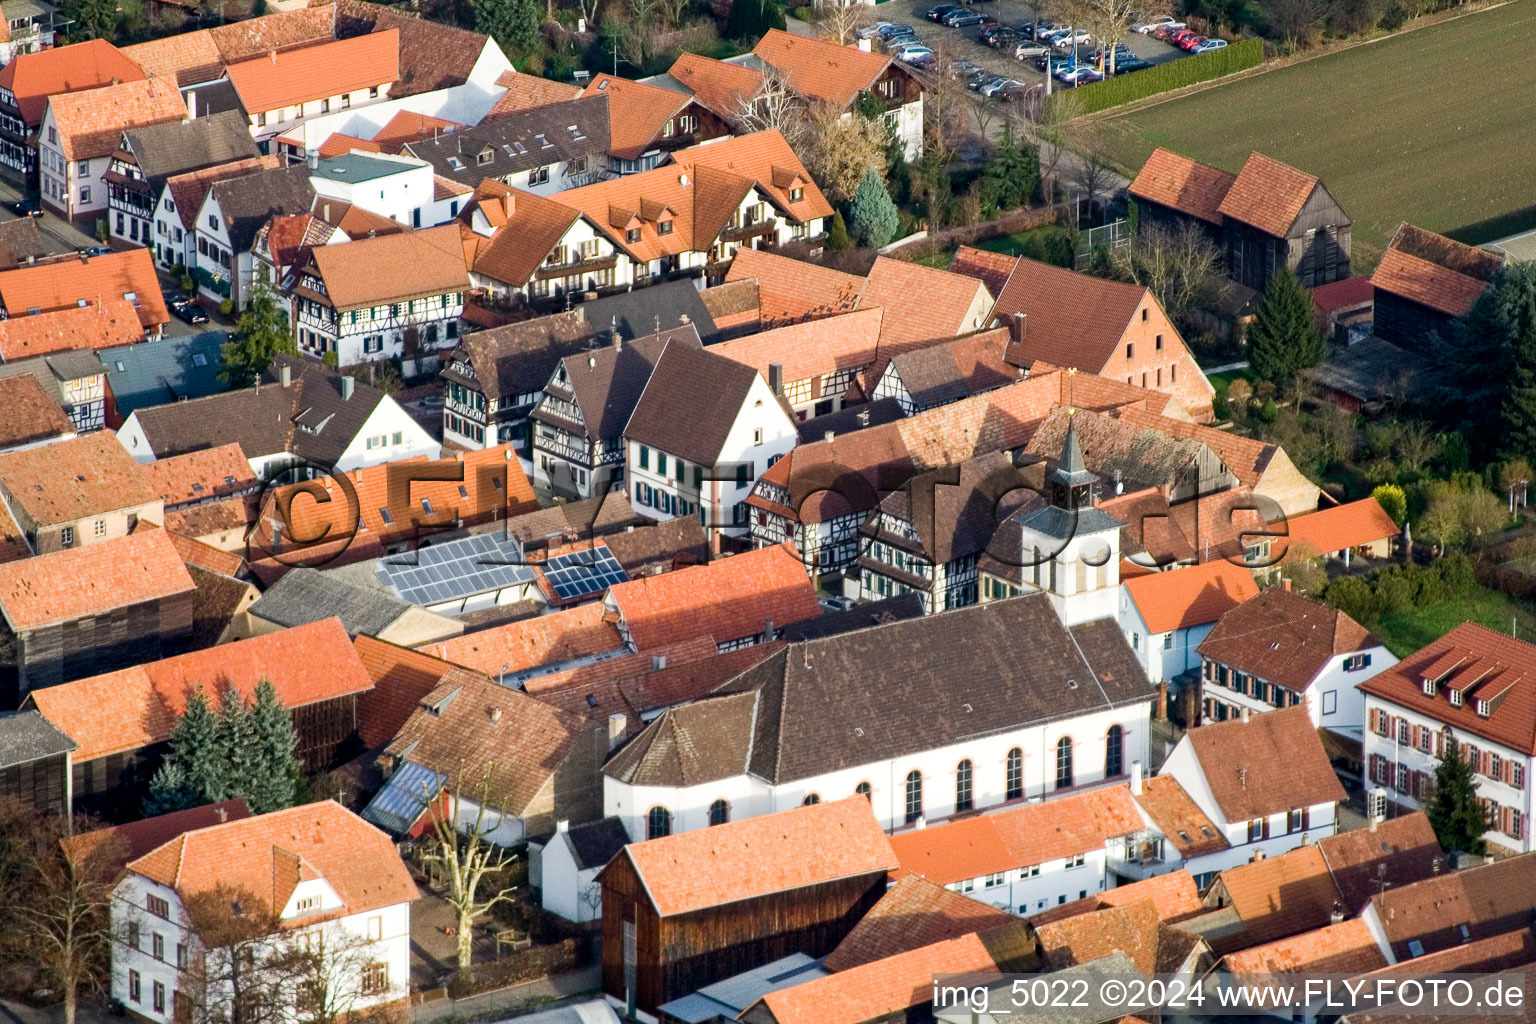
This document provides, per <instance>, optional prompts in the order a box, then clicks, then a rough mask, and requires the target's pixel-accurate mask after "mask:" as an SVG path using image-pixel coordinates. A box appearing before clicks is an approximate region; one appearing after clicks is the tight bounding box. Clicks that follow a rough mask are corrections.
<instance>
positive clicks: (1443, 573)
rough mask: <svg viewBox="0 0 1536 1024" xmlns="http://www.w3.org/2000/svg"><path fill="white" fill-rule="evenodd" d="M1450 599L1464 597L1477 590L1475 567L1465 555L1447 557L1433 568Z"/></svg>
mask: <svg viewBox="0 0 1536 1024" xmlns="http://www.w3.org/2000/svg"><path fill="white" fill-rule="evenodd" d="M1435 568H1436V571H1437V572H1438V573H1439V574H1440V579H1441V582H1443V583H1444V584H1445V590H1446V592H1447V594H1449V596H1451V597H1466V596H1467V595H1468V594H1470V593H1472V592H1473V591H1474V590H1476V589H1477V566H1475V565H1473V564H1472V559H1470V558H1468V557H1467V556H1466V555H1447V556H1446V557H1444V558H1442V559H1440V564H1439V565H1438V566H1436V567H1435Z"/></svg>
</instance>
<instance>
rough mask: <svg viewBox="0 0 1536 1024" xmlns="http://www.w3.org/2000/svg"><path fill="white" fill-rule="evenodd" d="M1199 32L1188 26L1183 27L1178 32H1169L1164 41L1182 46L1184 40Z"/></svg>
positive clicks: (1171, 44) (1170, 44)
mask: <svg viewBox="0 0 1536 1024" xmlns="http://www.w3.org/2000/svg"><path fill="white" fill-rule="evenodd" d="M1199 34H1200V33H1198V32H1193V31H1191V30H1189V29H1187V28H1181V29H1179V30H1178V31H1176V32H1170V33H1168V36H1167V38H1165V39H1164V40H1163V42H1165V43H1167V44H1168V45H1169V46H1182V45H1184V40H1186V39H1190V38H1193V37H1194V36H1198V35H1199Z"/></svg>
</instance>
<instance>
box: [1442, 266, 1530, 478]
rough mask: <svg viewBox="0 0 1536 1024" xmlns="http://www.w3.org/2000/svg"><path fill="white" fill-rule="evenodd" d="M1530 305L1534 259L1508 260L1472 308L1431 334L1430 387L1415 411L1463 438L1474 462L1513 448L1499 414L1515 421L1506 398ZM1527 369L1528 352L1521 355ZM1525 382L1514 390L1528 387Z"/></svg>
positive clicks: (1526, 341) (1525, 343) (1516, 408)
mask: <svg viewBox="0 0 1536 1024" xmlns="http://www.w3.org/2000/svg"><path fill="white" fill-rule="evenodd" d="M1533 306H1536V263H1509V264H1505V266H1504V267H1503V268H1502V269H1501V270H1500V271H1499V272H1498V273H1497V274H1495V275H1494V278H1493V280H1492V281H1490V282H1489V284H1488V287H1487V289H1486V290H1485V291H1484V292H1483V296H1482V298H1481V299H1479V300H1478V302H1477V304H1476V305H1475V306H1473V307H1472V311H1471V312H1470V313H1468V314H1467V315H1466V316H1463V317H1461V318H1460V319H1459V320H1457V321H1456V323H1455V324H1453V325H1452V327H1451V329H1450V330H1449V331H1447V332H1446V333H1445V335H1444V336H1443V337H1441V336H1435V337H1434V338H1433V344H1432V346H1431V351H1432V352H1433V354H1434V355H1435V357H1436V359H1435V361H1436V363H1437V365H1436V367H1435V372H1434V373H1433V374H1430V375H1428V376H1429V380H1430V381H1431V382H1432V390H1431V391H1430V392H1429V394H1428V395H1426V400H1425V401H1424V402H1422V403H1420V408H1421V409H1423V410H1424V411H1425V412H1426V413H1427V414H1428V415H1430V416H1433V417H1434V418H1435V420H1436V422H1437V423H1438V424H1439V425H1440V426H1441V427H1442V428H1443V429H1445V430H1448V431H1454V432H1455V433H1457V434H1459V435H1460V436H1462V437H1464V438H1466V440H1467V443H1468V444H1469V446H1470V447H1471V449H1472V454H1473V457H1474V458H1475V459H1477V460H1478V461H1479V462H1481V461H1483V460H1485V459H1488V458H1492V457H1494V456H1495V455H1496V454H1498V453H1500V452H1505V453H1507V454H1510V455H1520V456H1522V457H1526V458H1529V457H1530V456H1531V454H1532V452H1531V451H1530V450H1529V449H1527V450H1526V451H1523V452H1522V451H1515V450H1514V446H1513V445H1512V444H1510V443H1509V442H1508V440H1507V439H1506V436H1505V428H1506V416H1507V417H1509V418H1511V419H1513V420H1516V421H1518V420H1519V419H1520V418H1521V417H1522V415H1523V414H1522V413H1521V411H1520V410H1521V407H1522V406H1525V405H1527V404H1528V403H1527V402H1526V401H1525V400H1524V399H1523V398H1522V400H1521V401H1517V402H1514V403H1509V402H1508V399H1509V398H1510V397H1511V395H1512V393H1513V391H1514V385H1515V383H1516V376H1517V374H1516V368H1515V359H1516V354H1517V352H1520V351H1525V352H1527V353H1528V352H1529V351H1530V348H1531V335H1532V333H1533V329H1532V320H1533V315H1532V312H1531V310H1532V308H1533ZM1526 364H1527V367H1529V366H1530V365H1531V364H1530V360H1529V356H1527V358H1526ZM1529 386H1530V385H1529V381H1528V378H1527V382H1526V383H1525V384H1523V385H1522V387H1529Z"/></svg>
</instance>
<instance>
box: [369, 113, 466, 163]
mask: <svg viewBox="0 0 1536 1024" xmlns="http://www.w3.org/2000/svg"><path fill="white" fill-rule="evenodd" d="M463 127H465V126H464V125H463V124H462V123H460V122H458V121H449V120H447V119H445V118H441V117H433V116H431V115H430V114H418V113H416V112H414V111H410V110H402V111H400V112H399V113H398V114H396V115H395V116H394V117H392V118H390V119H389V120H388V121H387V122H385V124H384V127H382V128H380V129H379V130H378V131H377V132H376V133H374V136H373V139H372V142H373V144H374V145H375V146H377V147H378V149H379V151H380V152H384V153H398V152H400V149H401V147H403V146H404V145H405V144H406V143H407V142H415V141H417V140H418V139H430V138H433V137H434V136H436V135H437V134H438V133H439V132H443V133H447V132H452V131H457V130H458V129H460V128H463Z"/></svg>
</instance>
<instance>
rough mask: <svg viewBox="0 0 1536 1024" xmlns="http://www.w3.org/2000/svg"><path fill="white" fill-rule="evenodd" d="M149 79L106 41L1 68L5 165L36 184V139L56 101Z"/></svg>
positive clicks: (53, 50)
mask: <svg viewBox="0 0 1536 1024" xmlns="http://www.w3.org/2000/svg"><path fill="white" fill-rule="evenodd" d="M143 80H144V71H143V70H142V69H141V68H140V67H139V65H138V64H136V63H134V61H133V60H131V59H130V58H129V56H128V55H127V54H124V53H123V52H122V51H121V50H119V49H118V48H117V47H115V46H113V45H112V43H111V41H110V40H106V39H88V40H86V41H85V42H81V43H75V44H73V45H71V46H59V47H50V48H47V49H42V50H38V51H37V52H36V53H24V54H19V55H18V56H17V57H16V58H15V59H14V60H11V61H10V62H8V63H7V64H6V65H5V67H3V68H0V112H3V113H4V114H6V115H7V116H6V117H4V118H0V163H4V164H5V166H6V167H7V168H9V169H10V170H11V171H13V172H15V173H17V174H19V175H20V176H21V177H22V178H23V180H25V181H28V182H30V181H32V180H33V179H34V177H35V175H36V174H37V148H36V147H35V146H34V145H32V144H31V141H32V139H31V137H32V134H33V133H34V132H36V131H37V129H38V128H39V127H40V126H41V125H42V123H43V115H44V113H46V112H47V109H48V98H49V97H50V96H55V95H58V94H61V93H70V92H81V91H83V90H86V89H99V88H101V87H102V86H106V85H111V84H112V83H113V82H114V81H116V82H139V81H143Z"/></svg>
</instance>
